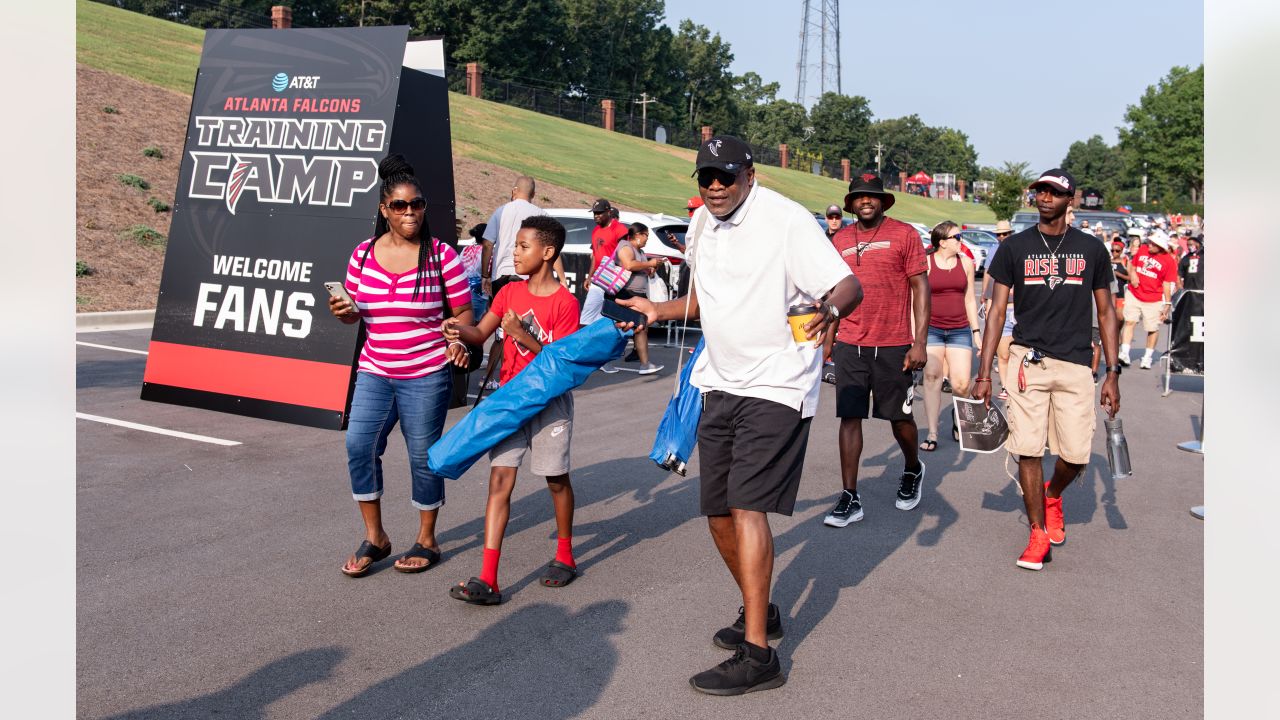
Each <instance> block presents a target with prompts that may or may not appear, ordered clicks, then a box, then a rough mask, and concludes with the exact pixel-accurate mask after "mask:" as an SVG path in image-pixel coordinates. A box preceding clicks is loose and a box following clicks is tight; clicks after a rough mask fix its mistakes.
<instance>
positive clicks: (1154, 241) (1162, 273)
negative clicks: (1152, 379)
mask: <svg viewBox="0 0 1280 720" xmlns="http://www.w3.org/2000/svg"><path fill="white" fill-rule="evenodd" d="M1171 244H1172V243H1171V242H1170V241H1169V236H1168V235H1166V234H1165V233H1164V232H1163V231H1161V230H1156V231H1154V232H1152V233H1151V234H1150V235H1149V236H1147V242H1146V243H1144V244H1143V246H1142V247H1141V248H1139V250H1138V252H1137V254H1136V255H1134V256H1133V261H1132V262H1131V263H1130V268H1129V292H1128V295H1129V297H1128V298H1127V299H1126V300H1125V303H1124V333H1123V335H1122V337H1121V342H1120V358H1119V359H1120V362H1121V364H1124V365H1128V364H1129V343H1131V342H1132V341H1133V326H1134V325H1137V324H1138V321H1139V320H1141V321H1142V329H1143V330H1146V331H1147V351H1146V352H1145V353H1143V355H1142V364H1141V365H1139V367H1141V368H1142V369H1143V370H1150V369H1151V356H1152V355H1153V354H1154V353H1155V351H1156V340H1157V339H1158V338H1159V337H1160V332H1159V331H1160V324H1161V323H1163V322H1164V320H1165V318H1166V317H1168V316H1169V308H1170V307H1171V306H1170V302H1169V298H1170V297H1171V296H1172V294H1173V285H1174V283H1176V282H1177V281H1178V261H1177V260H1175V259H1174V257H1173V255H1170V254H1169V246H1170V245H1171Z"/></svg>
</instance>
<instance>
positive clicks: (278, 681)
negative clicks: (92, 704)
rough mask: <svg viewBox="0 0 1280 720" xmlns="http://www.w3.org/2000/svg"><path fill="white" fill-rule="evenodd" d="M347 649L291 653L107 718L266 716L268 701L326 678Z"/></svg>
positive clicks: (249, 719) (153, 719)
mask: <svg viewBox="0 0 1280 720" xmlns="http://www.w3.org/2000/svg"><path fill="white" fill-rule="evenodd" d="M346 655H347V651H346V650H343V649H341V648H337V647H327V648H318V649H315V650H305V651H303V652H299V653H294V654H293V655H290V656H288V657H285V658H281V659H280V660H276V661H274V662H270V663H267V664H266V665H263V666H262V667H261V668H258V669H257V670H255V671H254V672H253V673H251V674H249V675H246V676H245V677H244V678H242V679H241V680H240V681H239V682H237V683H235V684H234V685H231V686H230V687H228V688H226V689H224V690H219V691H218V692H215V693H210V694H208V695H202V696H200V697H197V698H192V699H190V700H182V701H180V702H175V703H167V704H165V705H155V706H152V707H149V708H142V709H140V710H131V711H129V712H126V713H124V714H122V715H113V716H111V718H110V719H109V720H161V719H162V718H173V719H175V720H188V719H190V718H219V717H221V718H236V719H237V720H252V718H265V717H266V716H267V715H266V708H267V706H268V705H270V704H272V703H274V702H276V701H277V700H280V699H281V698H283V697H285V696H287V695H289V694H291V693H293V692H296V691H298V690H300V689H302V688H304V687H306V686H307V685H311V684H313V683H317V682H320V681H322V680H326V679H328V678H329V677H330V676H331V675H332V674H333V670H334V668H335V667H337V666H338V663H340V662H341V661H342V659H343V658H344V657H346Z"/></svg>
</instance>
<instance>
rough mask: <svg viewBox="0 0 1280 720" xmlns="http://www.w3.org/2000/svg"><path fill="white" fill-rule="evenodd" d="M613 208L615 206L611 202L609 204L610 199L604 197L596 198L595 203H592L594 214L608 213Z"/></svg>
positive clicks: (592, 212)
mask: <svg viewBox="0 0 1280 720" xmlns="http://www.w3.org/2000/svg"><path fill="white" fill-rule="evenodd" d="M612 209H613V206H612V205H610V204H609V201H608V200H605V199H604V198H600V199H598V200H596V201H595V202H594V203H592V204H591V214H592V215H599V214H600V213H607V212H609V211H610V210H612Z"/></svg>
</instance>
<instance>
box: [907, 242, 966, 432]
mask: <svg viewBox="0 0 1280 720" xmlns="http://www.w3.org/2000/svg"><path fill="white" fill-rule="evenodd" d="M929 240H930V242H931V243H933V248H932V249H931V250H930V252H929V301H930V306H929V307H930V315H929V340H928V343H927V345H926V347H925V350H926V352H927V353H928V356H929V360H928V363H927V364H926V365H925V366H924V409H925V415H926V418H927V421H928V426H929V434H928V435H927V436H926V438H925V441H924V442H922V443H920V449H921V450H928V451H932V450H935V449H937V447H938V411H939V409H940V406H941V405H942V378H944V377H946V378H949V379H950V380H951V391H952V392H953V393H955V394H956V395H957V396H959V397H968V396H969V378H970V377H971V375H972V370H973V349H974V347H975V346H977V347H981V344H980V343H981V339H980V338H979V335H978V327H979V326H978V301H977V298H976V296H975V295H974V292H973V261H972V260H970V259H969V258H968V256H966V255H964V254H963V253H962V252H961V250H960V247H961V244H960V227H959V226H958V225H956V224H955V223H953V222H951V221H950V220H947V221H944V222H941V223H938V225H937V227H935V228H934V229H933V232H932V233H931V234H930V237H929ZM951 439H952V440H958V439H959V437H958V431H957V430H956V425H955V419H954V418H952V421H951Z"/></svg>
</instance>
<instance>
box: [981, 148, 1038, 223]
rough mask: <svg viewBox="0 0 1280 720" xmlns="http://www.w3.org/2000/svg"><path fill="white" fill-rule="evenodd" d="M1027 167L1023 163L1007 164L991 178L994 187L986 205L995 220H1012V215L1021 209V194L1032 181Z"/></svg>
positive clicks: (1027, 164) (1026, 164)
mask: <svg viewBox="0 0 1280 720" xmlns="http://www.w3.org/2000/svg"><path fill="white" fill-rule="evenodd" d="M1028 166H1029V163H1025V162H1020V163H1012V162H1007V163H1005V164H1004V167H1002V168H1000V169H999V170H997V171H996V173H995V177H993V178H991V179H992V181H994V182H995V187H993V188H992V190H991V197H990V198H989V199H988V200H987V205H988V206H990V208H991V212H993V213H995V216H996V219H997V220H1010V219H1012V218H1013V214H1014V213H1016V212H1018V210H1019V209H1020V208H1021V207H1022V197H1023V194H1024V193H1025V192H1026V191H1027V185H1030V184H1031V180H1032V176H1031V173H1030V172H1029V171H1028V169H1027V168H1028Z"/></svg>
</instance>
